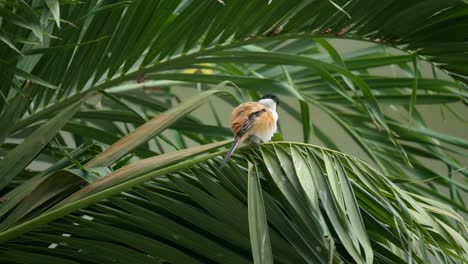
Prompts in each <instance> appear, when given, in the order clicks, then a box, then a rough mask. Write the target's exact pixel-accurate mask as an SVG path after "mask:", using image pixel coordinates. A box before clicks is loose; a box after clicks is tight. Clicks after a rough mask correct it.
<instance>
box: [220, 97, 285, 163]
mask: <svg viewBox="0 0 468 264" xmlns="http://www.w3.org/2000/svg"><path fill="white" fill-rule="evenodd" d="M278 105H279V99H278V97H276V96H274V95H271V94H268V95H265V96H263V97H262V98H260V100H258V102H248V103H243V104H240V105H239V106H237V107H236V108H234V110H232V114H231V130H232V133H233V134H234V136H235V138H234V143H233V144H232V147H231V149H230V150H229V151H228V152H227V154H226V157H225V158H224V160H223V163H222V164H221V167H220V168H222V167H223V166H224V165H225V164H226V163H227V162H228V161H229V158H230V157H231V155H232V153H233V152H234V150H235V149H236V147H237V146H238V145H239V143H241V142H245V141H249V142H250V143H254V144H260V143H263V142H268V141H270V139H271V137H272V136H273V134H275V132H276V128H277V126H276V122H277V121H278V113H277V112H276V107H277V106H278Z"/></svg>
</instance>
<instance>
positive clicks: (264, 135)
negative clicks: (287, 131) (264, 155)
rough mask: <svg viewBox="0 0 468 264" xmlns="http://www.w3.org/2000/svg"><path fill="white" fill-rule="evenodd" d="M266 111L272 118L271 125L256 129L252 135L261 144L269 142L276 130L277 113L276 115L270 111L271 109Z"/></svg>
mask: <svg viewBox="0 0 468 264" xmlns="http://www.w3.org/2000/svg"><path fill="white" fill-rule="evenodd" d="M267 111H269V112H270V113H271V114H272V116H273V124H271V123H270V124H268V123H267V124H265V125H264V126H262V127H258V129H256V131H255V133H253V135H254V136H256V137H258V138H259V139H261V140H262V141H263V142H268V141H270V140H271V138H272V137H273V135H274V134H275V132H276V130H277V124H276V122H277V121H278V113H276V111H272V110H271V109H267ZM270 120H271V119H270Z"/></svg>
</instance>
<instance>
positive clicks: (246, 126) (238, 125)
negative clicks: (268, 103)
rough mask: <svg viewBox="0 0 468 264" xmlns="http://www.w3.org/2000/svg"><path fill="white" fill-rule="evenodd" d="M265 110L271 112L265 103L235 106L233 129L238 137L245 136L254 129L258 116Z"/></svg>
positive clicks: (232, 121) (232, 120) (232, 119)
mask: <svg viewBox="0 0 468 264" xmlns="http://www.w3.org/2000/svg"><path fill="white" fill-rule="evenodd" d="M264 112H268V113H269V111H267V110H266V107H265V105H263V104H259V103H255V102H249V103H243V104H241V105H239V106H238V107H236V108H234V110H233V111H232V116H231V124H232V126H231V130H232V132H233V133H234V135H235V136H236V137H243V136H244V135H245V134H246V133H247V132H248V131H249V130H250V129H252V126H253V124H254V122H257V121H256V120H257V117H258V116H259V115H260V114H263V113H264ZM270 114H271V113H270Z"/></svg>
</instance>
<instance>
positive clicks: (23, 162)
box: [0, 101, 82, 189]
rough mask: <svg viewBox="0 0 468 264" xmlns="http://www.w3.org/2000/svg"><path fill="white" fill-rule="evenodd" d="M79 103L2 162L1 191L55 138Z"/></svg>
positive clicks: (0, 172) (48, 122) (57, 116)
mask: <svg viewBox="0 0 468 264" xmlns="http://www.w3.org/2000/svg"><path fill="white" fill-rule="evenodd" d="M81 103H82V101H78V102H76V103H74V104H72V105H70V106H69V107H67V108H66V109H64V110H63V111H62V112H61V113H60V114H58V115H56V116H55V117H54V118H52V119H50V120H49V121H47V122H46V123H45V124H44V125H42V126H41V127H40V128H38V129H37V130H36V131H34V132H33V133H32V134H31V135H30V136H29V137H28V138H26V139H25V140H24V141H23V142H22V143H21V144H20V145H18V146H17V147H16V148H14V149H13V150H12V151H10V152H9V153H8V154H7V155H6V156H5V157H4V158H3V159H2V160H1V161H0V189H2V188H3V187H5V186H6V185H7V184H8V183H9V182H10V181H11V180H12V179H13V178H14V177H15V176H16V175H17V174H18V173H19V172H20V171H21V170H23V169H24V168H25V167H26V166H27V165H28V164H29V163H30V162H31V160H33V159H34V157H35V156H36V155H37V154H38V153H39V152H40V151H41V150H42V149H43V148H44V147H45V146H46V145H47V144H48V143H49V141H50V140H51V139H52V138H53V137H55V135H56V133H57V132H58V131H60V130H61V129H62V127H63V126H64V125H65V123H66V122H67V121H68V120H69V119H70V118H71V117H72V116H73V114H75V112H76V111H78V109H79V107H80V105H81Z"/></svg>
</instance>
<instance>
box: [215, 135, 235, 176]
mask: <svg viewBox="0 0 468 264" xmlns="http://www.w3.org/2000/svg"><path fill="white" fill-rule="evenodd" d="M239 143H240V140H239V139H238V138H237V137H236V139H235V140H234V143H233V144H232V147H231V149H229V151H228V152H227V153H226V157H224V159H223V163H221V166H219V169H220V170H221V169H222V168H223V167H224V165H226V163H227V162H228V161H229V159H230V158H231V155H232V153H234V150H236V148H237V145H239Z"/></svg>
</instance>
